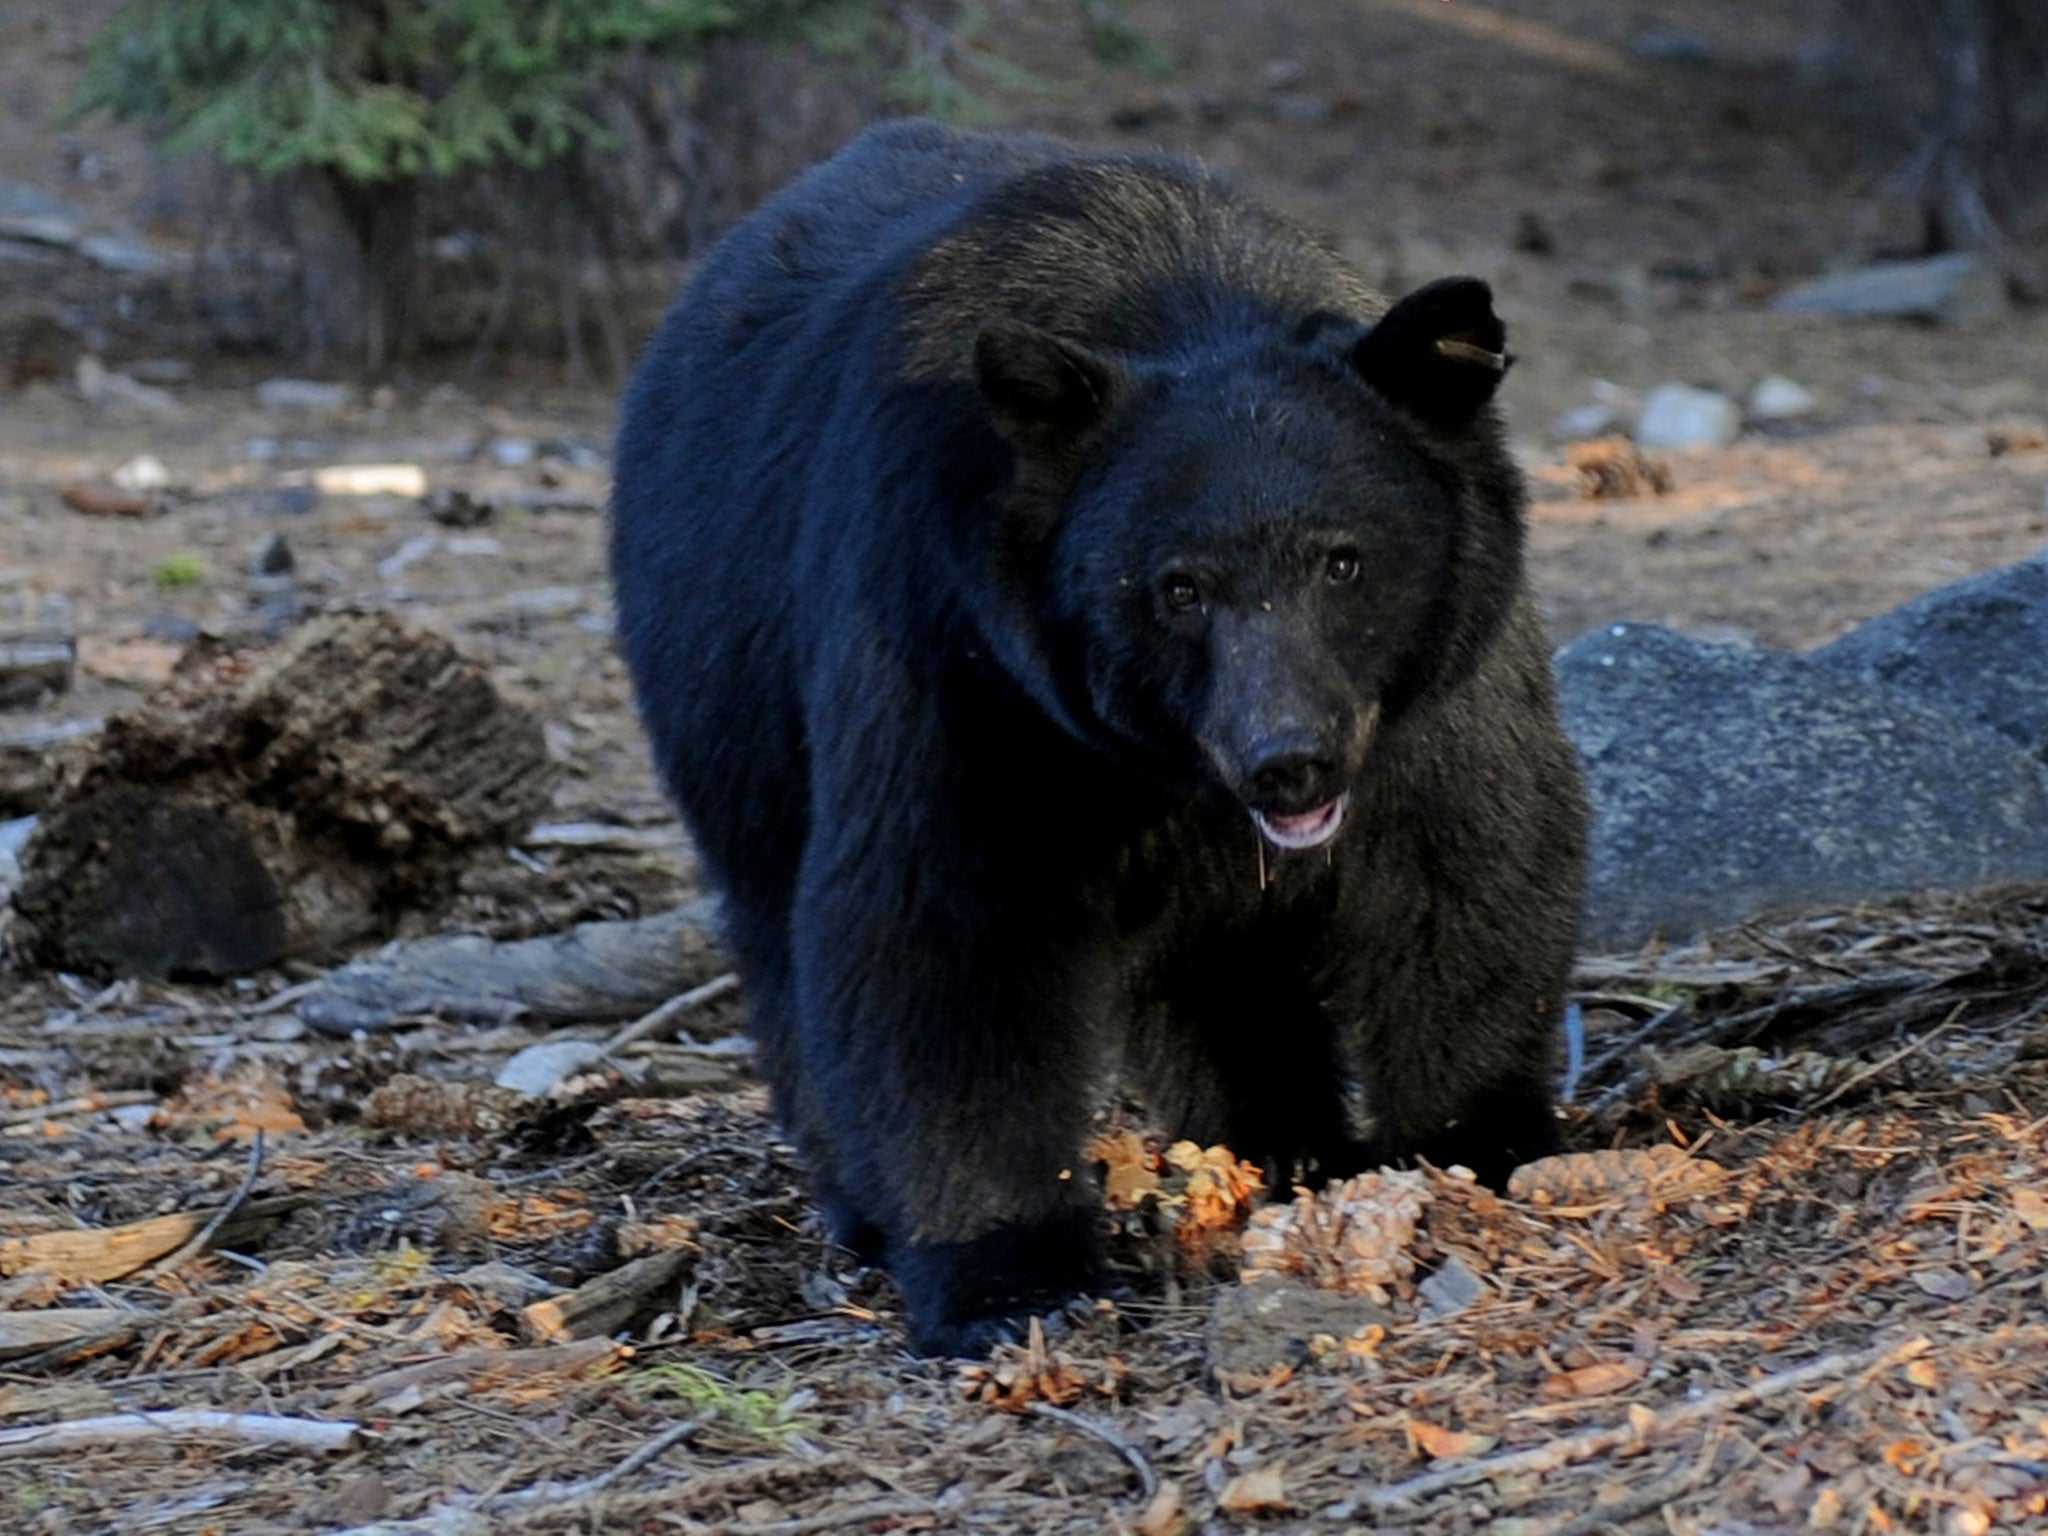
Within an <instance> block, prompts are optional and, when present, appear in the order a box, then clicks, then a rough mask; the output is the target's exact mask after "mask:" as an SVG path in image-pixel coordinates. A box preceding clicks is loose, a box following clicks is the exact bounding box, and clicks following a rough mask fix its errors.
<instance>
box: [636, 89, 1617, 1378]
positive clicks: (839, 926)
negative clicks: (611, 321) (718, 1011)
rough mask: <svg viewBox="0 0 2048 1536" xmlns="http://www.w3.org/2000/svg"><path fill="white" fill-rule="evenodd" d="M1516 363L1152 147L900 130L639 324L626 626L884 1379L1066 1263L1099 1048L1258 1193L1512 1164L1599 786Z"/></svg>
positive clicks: (810, 187)
mask: <svg viewBox="0 0 2048 1536" xmlns="http://www.w3.org/2000/svg"><path fill="white" fill-rule="evenodd" d="M1440 343H1447V345H1440ZM1505 368H1506V357H1505V353H1504V333H1503V331H1502V330H1501V327H1500V322H1499V320H1498V319H1497V318H1496V317H1495V316H1494V314H1493V310H1492V304H1491V297H1490V295H1489V294H1488V293H1487V290H1486V288H1485V285H1484V284H1481V283H1479V282H1477V281H1476V280H1474V279H1469V278H1464V279H1453V280H1448V281H1447V282H1445V283H1442V284H1436V285H1432V286H1431V287H1430V288H1427V289H1424V290H1422V292H1421V293H1419V294H1417V295H1414V296H1411V297H1410V298H1409V299H1408V300H1405V301H1403V302H1401V303H1399V304H1397V305H1395V306H1393V307H1392V309H1391V310H1389V308H1388V306H1387V305H1386V303H1385V301H1384V300H1382V299H1380V298H1379V297H1378V296H1376V295H1375V294H1373V293H1372V292H1371V291H1370V290H1369V289H1367V288H1365V287H1363V286H1362V285H1361V284H1360V283H1359V282H1358V280H1357V279H1356V278H1355V277H1353V276H1352V275H1350V274H1349V273H1348V272H1347V271H1346V270H1345V269H1344V268H1343V267H1342V265H1341V264H1340V263H1338V262H1337V260H1336V259H1335V258H1334V257H1332V256H1331V255H1330V254H1328V253H1327V252H1326V251H1325V250H1323V249H1322V248H1321V247H1319V246H1318V245H1316V244H1315V243H1314V242H1312V241H1310V240H1309V239H1307V238H1306V237H1305V236H1303V235H1301V234H1300V233H1298V232H1297V231H1295V230H1294V229H1293V228H1292V227H1290V226H1288V225H1286V224H1284V223H1283V222H1281V221H1280V220H1278V219H1277V218H1275V217H1274V216H1272V215H1271V214H1268V213H1266V212H1264V211H1263V210H1261V209H1260V208H1258V207H1257V206H1256V205H1255V204H1251V203H1249V202H1247V201H1246V200H1244V199H1243V198H1241V197H1240V196H1238V195H1237V194H1236V193H1234V192H1232V191H1230V190H1229V189H1228V188H1226V187H1224V186H1223V185H1221V184H1220V183H1218V182H1216V181H1215V180H1213V179H1211V178H1210V177H1209V176H1208V175H1207V174H1206V173H1204V172H1203V171H1201V170H1200V169H1198V168H1196V167H1194V166H1192V165H1189V164H1187V163H1185V162H1182V161H1178V160H1172V159H1165V158H1142V157H1140V158H1131V157H1120V156H1094V155H1088V154H1083V153H1080V152H1077V151H1073V150H1069V149H1066V148H1064V147H1062V146H1059V145H1056V144H1054V143H1051V142H1049V141H1044V140H1037V139H1015V138H999V137H984V136H969V135H960V134H955V133H952V132H950V131H947V130H944V129H941V128H938V127H936V126H933V125H930V124H917V123H911V124H900V125H895V126H890V127H884V128H879V129H875V130H873V131H871V132H869V133H867V134H865V135H864V136H862V137H861V138H860V139H859V140H857V141H856V142H855V143H853V144H852V145H851V146H850V147H848V148H847V149H846V150H844V151H843V152H842V153H840V154H839V155H838V156H837V157H836V158H834V159H833V160H831V161H829V162H828V163H826V164H825V165H823V166H821V167H819V168H818V169H816V170H814V171H812V172H811V173H810V174H809V175H807V176H805V177H804V178H802V179H801V180H800V181H798V182H797V183H796V184H795V185H793V186H792V187H790V188H789V189H788V190H786V191H785V192H783V193H782V194H781V195H780V196H779V197H778V198H776V199H775V200H774V201H773V202H771V203H770V204H768V206H766V207H765V208H763V209H762V210H761V211H760V212H759V213H757V214H755V215H754V216H753V217H752V218H751V219H749V220H747V221H746V223H744V224H743V225H741V226H740V228H739V229H737V230H736V231H735V232H734V233H733V234H732V235H730V236H729V237H728V238H727V239H726V240H725V241H724V242H723V243H722V244H721V245H720V246H719V247H718V249H717V250H716V251H714V252H713V253H712V255H711V256H710V257H709V258H708V259H707V260H706V262H705V263H704V266H703V269H702V270H701V272H700V273H699V274H698V275H697V277H696V278H695V280H694V281H693V282H692V283H691V285H690V287H689V289H688V291H687V292H686V293H685V294H684V296H683V298H682V300H681V301H680V303H678V305H677V306H676V308H675V311H674V312H673V313H672V314H671V316H670V317H669V319H668V321H667V323H666V325H665V326H664V328H663V330H662V332H661V334H660V335H659V336H658V338H657V339H656V340H655V342H654V344H653V346H652V349H651V350H650V352H649V354H648V356H647V359H646V361H645V363H644V365H643V366H642V368H641V370H640V372H639V375H638V377H637V378H636V379H635V381H634V384H633V386H632V389H631V391H630V393H629V395H628V397H627V400H626V407H625V415H624V422H623V426H622V428H621V431H620V436H619V445H618V458H617V492H616V498H615V519H616V520H615V526H614V533H613V550H612V555H613V567H614V572H615V576H616V580H617V584H618V604H619V618H620V634H621V642H622V645H623V648H624V651H625V655H626V658H627V660H628V662H629V664H630V666H631V668H632V672H633V676H634V680H635V682H636V684H637V686H638V689H639V695H640V699H641V707H642V711H643V714H644V716H645V719H646V723H647V727H648V731H649V734H650V735H651V736H652V738H653V742H654V748H655V752H656V755H657V758H658V761H659V763H660V766H661V768H662V770H663V772H664V774H665V775H666V777H667V780H668V783H669V785H670V787H671V788H672V790H673V791H674V793H675V795H676V798H677V800H678V802H679V803H680V805H681V807H682V809H683V812H684V815H685V817H686V818H687V820H688V822H689V825H690V827H691V829H692V831H693V833H694V835H695V837H696V840H697V843H698V846H699V849H700V850H701V853H702V855H703V858H704V861H705V864H706V867H707V869H708V870H709V873H710V875H711V877H712V878H713V879H714V880H715V881H716V883H717V885H718V886H719V888H720V889H721V890H722V891H723V892H724V895H725V899H726V910H727V916H728V921H729V925H730V937H731V942H732V945H733V947H734V949H735V951H736V953H737V956H738V961H739V965H740V967H741V970H742V973H743V975H744V977H745V980H746V985H747V988H748V993H749V997H750V1001H751V1005H752V1010H753V1027H754V1032H755V1034H756V1036H757V1038H758V1040H759V1042H760V1049H761V1056H762V1062H763V1065H764V1068H765V1071H766V1075H767V1077H768V1080H769V1082H770V1083H771V1085H772V1086H773V1089H774V1093H775V1099H776V1103H777V1107H778V1112H779V1114H780V1115H781V1117H782V1119H783V1121H784V1123H785V1124H786V1126H787V1127H788V1129H789V1131H790V1133H791V1135H792V1136H793V1137H794V1138H795V1140H796V1141H797V1142H798V1144H799V1146H800V1147H801V1149H802V1151H803V1153H804V1155H805V1157H806V1158H807V1160H808V1161H809V1164H810V1167H811V1169H812V1171H813V1177H814V1180H815V1183H816V1189H817V1193H818V1197H819V1201H820V1204H821V1205H822V1206H823V1208H824V1210H825V1212H826V1215H827V1219H828V1220H829V1222H830V1223H831V1225H832V1229H833V1231H834V1232H835V1233H836V1234H837V1235H838V1236H839V1237H840V1238H841V1240H842V1241H845V1242H848V1243H849V1244H852V1245H855V1246H857V1247H859V1248H861V1249H862V1250H863V1251H865V1252H867V1253H869V1254H870V1255H874V1256H881V1257H884V1258H886V1261H887V1262H888V1264H889V1265H890V1268H891V1269H892V1271H893V1272H894V1274H895V1277H896V1279H897V1281H898V1283H899V1284H900V1286H901V1287H902V1289H903V1291H904V1294H905V1296H906V1298H907V1301H908V1303H909V1308H910V1314H911V1322H912V1330H913V1340H914V1342H915V1343H916V1344H917V1346H918V1347H919V1348H921V1349H924V1350H927V1351H933V1352H974V1351H979V1350H981V1349H984V1348H985V1347H986V1346H987V1344H988V1343H989V1342H990V1341H991V1340H992V1339H993V1338H995V1337H998V1336H1000V1335H1001V1334H1002V1333H1003V1332H1004V1331H1006V1330H1008V1329H1010V1328H1012V1327H1014V1325H1015V1324H1016V1323H1017V1321H1018V1320H1019V1319H1020V1318H1022V1317H1024V1316H1026V1315H1028V1314H1029V1313H1031V1312H1032V1311H1034V1310H1038V1309H1043V1308H1046V1307H1050V1306H1053V1305H1056V1304H1057V1303H1058V1302H1059V1301H1061V1300H1062V1299H1064V1298H1066V1297H1068V1296H1070V1295H1072V1294H1074V1293H1075V1292H1077V1291H1080V1290H1083V1289H1085V1288H1086V1287H1088V1286H1089V1285H1090V1284H1091V1283H1092V1281H1093V1280H1094V1279H1095V1277H1096V1263H1097V1254H1096V1247H1095V1236H1094V1234H1095V1232H1096V1231H1097V1227H1098V1222H1097V1219H1096V1215H1095V1212H1096V1209H1097V1202H1098V1195H1097V1193H1096V1191H1095V1190H1094V1188H1093V1187H1092V1183H1091V1180H1090V1178H1089V1175H1088V1170H1087V1169H1086V1168H1085V1167H1084V1166H1083V1165H1082V1164H1081V1161H1080V1159H1081V1156H1082V1146H1083V1140H1084V1137H1085V1134H1086V1131H1087V1128H1088V1124H1089V1119H1090V1115H1091V1112H1092V1111H1093V1110H1094V1109H1095V1108H1096V1107H1097V1105H1098V1104H1099V1102H1100V1094H1101V1092H1102V1090H1103V1088H1104V1087H1105V1086H1106V1084H1107V1083H1108V1082H1109V1081H1110V1079H1111V1077H1112V1076H1113V1074H1114V1073H1115V1072H1116V1071H1117V1070H1118V1069H1119V1067H1120V1066H1128V1067H1129V1068H1130V1069H1131V1070H1132V1071H1133V1072H1134V1074H1135V1076H1136V1077H1137V1079H1138V1080H1139V1081H1140V1082H1141V1083H1143V1084H1144V1085H1146V1089H1147V1092H1148V1095H1149V1098H1150V1100H1151V1102H1152V1105H1153V1107H1154V1108H1155V1110H1156V1111H1157V1112H1158V1113H1159V1114H1160V1115H1161V1116H1162V1117H1163V1118H1164V1119H1165V1120H1166V1121H1168V1122H1169V1123H1170V1124H1172V1125H1173V1126H1174V1127H1175V1128H1177V1129H1178V1130H1179V1131H1181V1132H1183V1133H1185V1134H1188V1135H1191V1136H1194V1137H1196V1138H1198V1139H1204V1140H1209V1139H1214V1140H1222V1141H1225V1142H1228V1143H1229V1144H1230V1145H1231V1146H1233V1147H1234V1148H1236V1149H1237V1150H1238V1151H1240V1152H1242V1153H1245V1154H1248V1155H1255V1156H1259V1157H1262V1158H1265V1159H1267V1160H1268V1161H1269V1163H1270V1164H1271V1165H1272V1166H1273V1167H1274V1169H1275V1170H1276V1174H1277V1175H1278V1176H1280V1177H1283V1178H1284V1177H1287V1176H1289V1175H1290V1173H1292V1172H1293V1171H1295V1170H1296V1169H1300V1170H1301V1171H1303V1172H1304V1174H1305V1175H1306V1176H1308V1177H1318V1176H1321V1177H1327V1176H1330V1175H1333V1174H1340V1173H1347V1172H1350V1171H1352V1170H1354V1169H1356V1168H1359V1167H1363V1166H1369V1165H1371V1164H1372V1163H1374V1162H1375V1161H1376V1160H1379V1159H1382V1158H1399V1157H1412V1156H1416V1155H1425V1156H1428V1157H1430V1158H1432V1159H1434V1160H1438V1161H1443V1162H1452V1161H1457V1162H1464V1163H1467V1164H1470V1165H1471V1166H1472V1167H1473V1168H1475V1169H1476V1170H1477V1171H1478V1172H1479V1173H1480V1174H1481V1175H1482V1176H1483V1177H1486V1178H1488V1179H1492V1180H1498V1179H1500V1178H1501V1177H1503V1176H1504V1175H1505V1174H1506V1172H1507V1171H1508V1169H1510V1168H1511V1167H1512V1166H1514V1164H1515V1163H1517V1162H1518V1161H1520V1160H1522V1159H1524V1158H1527V1157H1530V1156H1534V1155H1538V1154H1540V1153H1543V1152H1546V1151H1548V1150H1550V1149H1551V1148H1552V1146H1553V1144H1554V1139H1555V1132H1554V1126H1553V1121H1552V1113H1551V1093H1550V1087H1549V1079H1550V1074H1551V1068H1552V1061H1551V1058H1552V1052H1553V1044H1554V1037H1555V1032H1556V1026H1557V1018H1558V1010H1559V999H1560V996H1561V991H1562V987H1563V983H1564V977H1565V972H1566V968H1567V965H1568V961H1569V956H1570V951H1571V944H1572V936H1573V927H1574V920H1575V917H1576V914H1577V911H1578V906H1579V889H1580V879H1581V865H1582V862H1583V844H1584V832H1585V827H1584V823H1585V808H1584V803H1583V796H1582V792H1581V788H1580V783H1579V777H1578V770H1577V764H1576V759H1575V758H1574V756H1573V754H1572V751H1571V748H1570V746H1569V744H1568V743H1567V741H1566V740H1565V738H1564V736H1563V734H1562V733H1561V731H1560V729H1559V726H1558V723H1557V718H1556V712H1555V708H1554V705H1553V702H1552V697H1551V682H1550V668H1549V652H1548V648H1547V646H1546V644H1545V642H1544V640H1543V637H1542V634H1541V632H1540V628H1539V626H1538V624H1537V623H1536V621H1535V618H1534V616H1533V613H1532V610H1531V607H1530V602H1529V599H1528V596H1527V593H1526V590H1525V586H1524V581H1523V575H1522V539H1523V535H1522V525H1523V493H1522V490H1521V486H1520V481H1519V479H1518V477H1517V475H1516V473H1515V471H1514V470H1513V468H1512V466H1511V465H1510V462H1509V460H1508V457H1507V455H1506V453H1505V452H1504V450H1503V448H1502V445H1501V441H1500V433H1499V428H1498V425H1497V423H1496V421H1495V419H1494V417H1493V414H1492V411H1491V407H1490V405H1489V403H1488V402H1489V401H1490V399H1491V397H1492V394H1493V391H1494V388H1495V386H1496V385H1497V384H1498V382H1499V380H1500V377H1501V375H1502V373H1503V371H1504V370H1505ZM1343 795H1348V797H1349V798H1348V801H1339V799H1338V797H1340V796H1343ZM1333 804H1334V805H1341V806H1342V807H1343V809H1342V811H1341V814H1342V816H1343V821H1342V824H1341V826H1340V828H1339V830H1338V831H1337V832H1336V834H1335V836H1334V837H1333V838H1332V839H1330V840H1329V841H1327V842H1325V843H1324V844H1322V845H1321V846H1320V847H1315V848H1311V849H1308V850H1307V851H1288V850H1286V849H1283V848H1282V847H1280V846H1277V845H1269V843H1273V841H1274V839H1281V838H1283V837H1292V838H1295V839H1296V840H1297V841H1299V840H1300V838H1301V837H1303V836H1306V835H1309V834H1305V833H1303V832H1302V831H1301V828H1303V827H1304V826H1310V825H1315V826H1327V824H1328V819H1327V813H1328V811H1329V808H1330V807H1331V806H1332V805H1333ZM1254 812H1259V813H1262V814H1263V815H1264V816H1265V817H1266V818H1267V821H1266V822H1265V823H1264V825H1266V826H1268V827H1271V828H1276V829H1278V830H1276V831H1275V832H1274V833H1273V837H1272V838H1270V839H1269V838H1266V837H1264V836H1263V835H1262V833H1261V831H1260V830H1259V825H1260V824H1258V823H1255V821H1254V816H1253V813H1254ZM1319 818H1320V819H1319ZM1361 1100H1362V1104H1363V1108H1364V1110H1365V1112H1366V1116H1367V1119H1366V1122H1365V1123H1363V1124H1360V1123H1355V1121H1356V1119H1357V1116H1356V1111H1357V1109H1358V1107H1359V1104H1360V1102H1361Z"/></svg>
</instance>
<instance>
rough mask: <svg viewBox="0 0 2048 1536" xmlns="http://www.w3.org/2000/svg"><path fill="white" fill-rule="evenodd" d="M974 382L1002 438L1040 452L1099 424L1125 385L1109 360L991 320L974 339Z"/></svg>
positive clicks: (1029, 327) (1044, 333) (1031, 330)
mask: <svg viewBox="0 0 2048 1536" xmlns="http://www.w3.org/2000/svg"><path fill="white" fill-rule="evenodd" d="M974 381H975V383H976V384H977V385H978V386H979V387H980V389H981V398H982V401H983V402H984V403H985V404H986V405H987V406H988V410H989V414H990V415H991V416H993V417H994V418H995V422H996V426H997V427H998V428H1000V429H1001V431H1002V434H1003V435H1004V436H1005V437H1007V438H1009V439H1010V441H1011V442H1013V443H1015V444H1016V445H1017V446H1018V447H1019V448H1027V449H1037V450H1040V451H1044V450H1048V449H1053V448H1057V447H1059V446H1061V445H1062V444H1065V443H1068V442H1071V441H1073V440H1074V439H1075V438H1077V437H1079V436H1081V434H1082V433H1084V432H1086V431H1087V430H1088V429H1089V428H1090V427H1093V426H1094V425H1096V423H1098V422H1100V421H1101V420H1102V419H1103V418H1104V417H1105V416H1107V415H1108V414H1109V412H1110V409H1111V407H1112V406H1114V404H1115V403H1116V400H1117V397H1118V396H1119V395H1120V394H1121V393H1122V392H1123V389H1124V382H1125V381H1124V372H1123V369H1122V368H1121V367H1120V366H1118V364H1116V363H1115V362H1113V361H1112V360H1110V359H1109V358H1106V357H1103V356H1102V355H1101V354H1100V353H1096V352H1091V351H1090V350H1089V349H1088V348H1086V347H1084V346H1081V345H1080V344H1079V343H1077V342H1071V341H1066V340H1063V339H1062V338H1060V337H1058V336H1055V335H1053V334H1052V333H1051V332H1050V331H1042V330H1040V329H1039V328H1038V327H1037V326H1035V325H1026V324H1024V323H1023V322H1022V321H1018V320H992V321H990V322H989V323H988V324H987V325H986V326H984V327H983V328H982V331H981V334H980V335H979V336H977V337H975V338H974Z"/></svg>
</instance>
